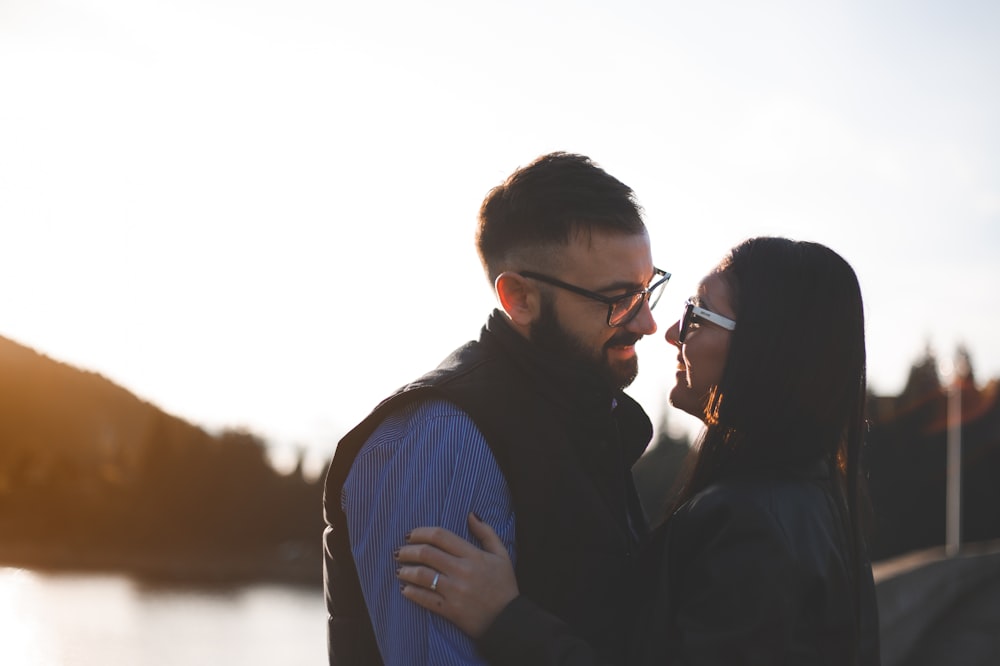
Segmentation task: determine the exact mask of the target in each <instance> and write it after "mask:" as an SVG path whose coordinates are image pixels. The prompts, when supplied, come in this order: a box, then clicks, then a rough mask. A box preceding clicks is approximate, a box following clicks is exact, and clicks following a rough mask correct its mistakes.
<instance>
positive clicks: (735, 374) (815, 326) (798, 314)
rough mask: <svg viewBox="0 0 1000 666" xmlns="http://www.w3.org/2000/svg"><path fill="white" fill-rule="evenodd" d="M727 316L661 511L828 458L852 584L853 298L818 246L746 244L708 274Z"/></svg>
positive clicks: (853, 289) (860, 329) (859, 375)
mask: <svg viewBox="0 0 1000 666" xmlns="http://www.w3.org/2000/svg"><path fill="white" fill-rule="evenodd" d="M716 272H717V274H718V275H719V276H720V277H721V278H722V279H723V280H725V282H726V284H727V286H728V287H729V288H730V292H731V302H732V305H733V307H734V309H735V314H736V320H737V325H736V330H734V331H733V333H732V338H731V340H730V346H729V356H728V358H727V360H726V365H725V370H724V371H723V375H722V379H721V381H720V382H719V385H718V386H717V387H716V388H715V389H714V391H713V393H712V395H711V396H710V399H709V401H708V404H707V406H706V408H705V415H704V420H705V423H706V427H705V430H704V432H703V434H702V436H701V439H700V442H699V445H698V447H697V450H696V451H695V452H694V453H693V457H692V460H691V464H690V465H689V466H688V468H687V471H686V474H685V476H684V477H683V479H682V485H681V489H680V491H679V494H678V496H677V497H676V498H675V499H674V500H673V503H672V505H671V507H670V511H669V512H668V514H667V515H668V516H669V515H671V514H672V513H673V511H674V510H676V509H677V508H678V507H680V506H681V505H682V504H684V502H686V501H688V500H689V499H691V498H692V497H694V496H695V495H696V494H698V493H699V492H700V491H702V490H703V489H705V488H706V487H707V486H709V485H711V484H712V483H714V482H715V481H717V480H719V479H721V478H724V477H726V476H728V475H730V474H736V473H739V474H744V473H747V472H753V471H754V470H760V471H780V470H782V469H790V468H797V467H801V466H803V465H805V464H808V463H810V462H812V461H816V460H827V461H828V462H829V463H830V465H831V468H832V471H833V473H835V474H836V476H837V477H838V479H839V484H837V485H838V486H839V488H840V489H841V491H842V492H843V495H844V498H845V500H846V502H845V504H846V506H844V507H843V509H844V511H845V514H846V515H845V516H844V518H845V524H846V525H845V526H846V527H847V529H848V534H849V536H848V538H849V539H850V540H851V548H852V550H853V553H852V555H853V558H852V559H853V563H854V573H855V581H857V580H858V577H857V574H858V571H859V568H860V566H861V554H860V538H861V523H862V521H861V520H860V519H859V511H860V510H861V507H862V506H864V505H865V502H864V497H865V493H864V489H863V484H862V479H861V471H860V467H861V466H860V458H861V449H862V445H863V442H864V436H865V433H866V431H867V428H866V421H865V396H866V391H867V387H866V370H865V324H864V311H863V310H864V308H863V305H862V299H861V288H860V285H859V284H858V279H857V276H856V275H855V273H854V270H853V269H852V268H851V266H850V265H849V264H848V263H847V262H846V261H844V259H843V258H842V257H841V256H840V255H838V254H837V253H836V252H834V251H833V250H831V249H829V248H828V247H825V246H823V245H820V244H818V243H810V242H802V241H793V240H789V239H786V238H769V237H764V238H752V239H750V240H747V241H744V242H743V243H741V244H740V245H738V246H736V247H735V248H733V250H732V251H731V252H730V253H729V255H728V256H727V257H726V258H725V259H723V261H722V262H721V263H720V264H719V266H718V268H717V269H716Z"/></svg>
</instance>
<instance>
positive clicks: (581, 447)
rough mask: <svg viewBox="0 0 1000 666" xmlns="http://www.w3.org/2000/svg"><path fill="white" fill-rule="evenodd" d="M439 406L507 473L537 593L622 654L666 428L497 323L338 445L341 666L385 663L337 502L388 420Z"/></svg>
mask: <svg viewBox="0 0 1000 666" xmlns="http://www.w3.org/2000/svg"><path fill="white" fill-rule="evenodd" d="M427 397H435V398H439V399H440V398H443V399H445V400H449V401H451V402H453V403H455V404H456V405H458V406H459V407H460V408H461V409H462V410H463V411H465V412H466V413H467V414H469V416H470V417H471V418H472V420H473V421H474V422H475V424H476V426H477V427H478V428H479V430H480V431H481V432H482V434H483V436H484V437H485V439H486V442H487V444H488V445H489V447H490V450H491V451H492V452H493V455H494V457H495V458H496V460H497V462H498V464H499V466H500V469H501V471H502V472H503V474H504V478H505V480H506V482H507V485H508V488H509V489H510V492H511V498H512V501H513V505H514V515H515V525H516V527H515V530H516V535H515V536H516V547H517V566H516V570H517V578H518V583H519V585H520V588H521V590H522V591H523V593H524V594H525V595H527V596H528V597H530V598H531V599H533V600H534V602H535V603H537V604H538V605H539V606H540V607H541V608H544V609H546V610H548V611H550V612H552V613H554V614H555V615H557V616H559V617H562V618H564V619H566V620H567V622H568V625H569V626H570V627H571V629H570V630H571V631H574V632H576V633H577V634H578V635H580V636H589V637H596V640H595V642H594V643H595V647H596V649H597V650H598V651H599V653H602V654H605V655H608V656H611V655H615V654H619V653H620V652H621V650H623V649H624V648H625V646H626V643H627V636H628V634H629V633H630V626H629V625H628V618H630V617H632V615H633V610H632V606H633V605H634V602H635V599H636V583H637V580H638V565H639V557H640V553H641V552H642V548H641V546H642V541H643V540H644V539H645V537H646V526H645V523H644V519H643V516H642V511H641V508H640V506H639V501H638V496H637V494H636V491H635V487H634V485H633V483H632V477H631V473H630V469H631V466H632V464H633V463H634V462H635V461H636V460H637V459H638V457H639V456H640V455H641V454H642V452H643V450H645V448H646V445H647V444H648V443H649V440H650V437H651V435H652V426H651V424H650V422H649V418H648V417H647V416H646V414H645V412H643V411H642V409H641V408H640V407H639V405H638V404H637V403H636V402H635V401H634V400H632V399H631V398H629V397H628V396H626V395H625V394H624V393H622V392H620V391H611V390H610V389H608V388H607V387H604V386H601V385H600V384H598V383H597V381H596V380H595V378H594V377H593V374H592V373H590V372H587V371H586V370H585V369H583V368H578V367H576V366H572V365H570V364H566V363H559V362H556V361H555V360H554V359H553V358H552V357H551V355H547V354H544V353H541V352H540V351H539V350H538V349H536V348H535V347H534V345H532V344H531V343H529V342H528V341H527V340H525V339H524V338H523V337H522V336H520V335H519V334H518V333H517V332H516V331H514V330H513V329H512V328H511V327H510V325H509V324H508V323H507V322H506V320H505V318H504V316H503V315H502V314H501V313H499V312H494V314H493V316H491V317H490V319H489V321H488V322H487V324H486V326H485V327H484V328H483V331H482V334H481V336H480V339H479V340H478V341H475V342H470V343H468V344H466V345H464V346H463V347H461V348H459V349H458V350H456V351H455V352H454V353H453V354H452V355H451V356H450V357H449V358H448V359H446V360H445V361H444V362H443V363H442V364H441V365H440V366H439V367H438V368H437V369H435V370H434V371H432V372H430V373H428V374H427V375H425V376H423V377H422V378H420V379H418V380H417V381H415V382H413V383H411V384H409V385H407V386H405V387H403V388H402V389H400V390H399V391H397V392H396V393H395V394H393V395H392V396H390V397H389V398H388V399H386V400H385V401H384V402H383V403H381V404H380V405H379V406H378V407H377V408H376V409H375V411H374V412H373V413H372V414H371V415H370V416H369V417H368V418H366V419H365V421H363V422H362V423H361V424H359V425H358V426H357V427H356V428H355V429H354V430H352V431H351V432H350V433H348V435H347V436H345V437H344V439H343V440H341V442H340V443H339V444H338V446H337V452H336V454H335V456H334V460H333V462H332V464H331V467H330V470H329V472H328V475H327V480H326V490H325V496H326V499H325V514H326V519H327V522H328V524H329V525H330V526H331V529H328V530H327V534H326V539H325V545H326V578H327V580H326V591H327V602H328V609H329V611H330V635H329V638H330V655H331V663H337V664H351V665H352V666H353V665H354V664H369V663H371V664H377V663H380V660H379V657H378V653H377V650H376V649H375V646H374V638H373V636H372V631H371V623H370V621H369V620H368V615H367V611H366V609H365V606H364V600H363V598H362V595H361V592H360V587H359V585H358V580H357V573H356V571H355V567H354V564H353V561H352V559H351V555H350V544H349V539H348V535H347V526H346V517H345V516H344V515H343V512H342V511H341V510H340V502H339V501H336V498H339V497H340V490H341V488H342V486H343V483H344V481H345V480H346V478H347V475H348V473H349V471H350V467H351V464H352V463H353V461H354V457H355V455H356V454H357V452H358V450H359V449H360V447H361V445H362V444H363V443H364V442H365V440H367V439H368V437H369V436H370V435H371V433H372V432H373V431H374V430H375V428H376V427H377V426H378V424H379V423H381V421H382V420H383V419H384V418H385V416H386V415H387V414H388V413H389V412H390V411H392V410H395V409H398V408H399V407H400V406H401V405H403V404H406V403H409V402H412V401H414V400H419V399H424V398H427ZM331 500H333V501H331ZM414 527H416V526H414Z"/></svg>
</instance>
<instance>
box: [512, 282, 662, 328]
mask: <svg viewBox="0 0 1000 666" xmlns="http://www.w3.org/2000/svg"><path fill="white" fill-rule="evenodd" d="M519 274H520V275H522V276H524V277H526V278H530V279H532V280H538V281H539V282H544V283H546V284H551V285H552V286H553V287H559V288H560V289H565V290H566V291H572V292H573V293H574V294H579V295H580V296H584V297H586V298H589V299H591V300H594V301H598V302H600V303H604V304H605V305H607V306H608V326H611V327H617V326H624V325H625V324H627V323H629V322H630V321H632V320H633V319H635V316H636V315H637V314H639V310H641V309H642V304H643V303H644V302H645V301H649V309H650V310H652V309H653V308H654V307H656V303H657V301H659V300H660V296H662V295H663V287H665V286H666V284H667V281H668V280H669V279H670V273H668V272H666V271H663V270H660V269H659V268H654V269H653V280H654V282H653V283H652V284H650V285H649V286H648V287H646V288H645V289H639V290H637V291H630V292H628V293H625V294H622V295H621V296H614V297H611V296H605V295H604V294H598V293H597V292H595V291H590V290H587V289H584V288H582V287H577V286H575V285H572V284H569V283H566V282H563V281H562V280H557V279H555V278H554V277H549V276H548V275H544V274H542V273H535V272H534V271H519ZM657 278H659V279H657Z"/></svg>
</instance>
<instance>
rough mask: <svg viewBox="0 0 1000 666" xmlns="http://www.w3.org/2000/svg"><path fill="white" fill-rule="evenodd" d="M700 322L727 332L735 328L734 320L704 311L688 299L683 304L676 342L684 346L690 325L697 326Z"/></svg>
mask: <svg viewBox="0 0 1000 666" xmlns="http://www.w3.org/2000/svg"><path fill="white" fill-rule="evenodd" d="M702 321H707V322H709V323H712V324H715V325H716V326H721V327H722V328H724V329H726V330H727V331H732V330H734V329H735V328H736V320H735V319H730V318H729V317H725V316H723V315H720V314H718V313H716V312H712V311H711V310H706V309H705V308H702V307H698V306H697V305H695V304H694V303H692V302H691V300H690V299H688V300H687V301H686V302H685V303H684V314H683V315H682V316H681V324H680V327H679V330H678V332H677V342H679V343H681V344H684V341H685V340H687V336H688V333H690V332H691V325H692V324H699V323H701V322H702Z"/></svg>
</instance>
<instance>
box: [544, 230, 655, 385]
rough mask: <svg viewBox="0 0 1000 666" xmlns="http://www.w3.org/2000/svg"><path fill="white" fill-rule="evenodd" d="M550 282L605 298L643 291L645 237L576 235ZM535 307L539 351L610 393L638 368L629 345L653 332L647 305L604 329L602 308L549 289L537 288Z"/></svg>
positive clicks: (647, 273)
mask: <svg viewBox="0 0 1000 666" xmlns="http://www.w3.org/2000/svg"><path fill="white" fill-rule="evenodd" d="M558 263H559V266H558V267H557V268H553V269H552V270H548V271H547V272H548V273H549V274H550V275H551V276H552V277H555V278H558V279H559V280H562V281H563V282H567V283H569V284H572V285H575V286H577V287H582V288H583V289H588V290H590V291H593V292H596V293H599V294H602V295H605V296H608V297H612V298H613V297H615V296H620V295H621V294H624V293H626V292H629V291H635V290H638V289H643V288H645V287H647V286H648V285H649V282H650V280H651V279H652V278H653V259H652V255H651V254H650V249H649V237H648V236H647V235H646V234H645V233H643V234H634V235H632V234H609V233H606V232H597V231H595V232H591V233H580V234H576V235H575V236H574V237H573V240H572V241H571V242H570V243H569V245H568V246H566V248H565V249H564V250H563V251H562V252H561V260H560V261H559V262H558ZM538 287H539V290H540V292H541V308H540V312H539V315H538V318H537V319H536V320H535V321H534V322H533V323H532V325H531V330H530V337H531V340H532V341H533V342H534V343H535V344H537V345H538V346H539V347H541V348H542V349H543V350H545V351H547V352H549V353H551V354H553V355H555V356H557V357H560V358H563V359H566V360H567V361H569V362H571V363H577V364H579V365H580V366H581V367H583V368H584V369H585V370H590V371H592V372H593V373H594V374H595V375H596V376H597V377H599V378H600V379H601V380H602V381H604V382H606V383H607V384H608V385H609V386H610V387H612V388H615V389H621V388H625V387H626V386H628V385H629V384H631V383H632V380H634V379H635V377H636V374H637V373H638V370H639V360H638V357H637V355H636V352H635V343H636V342H638V341H639V339H640V338H642V336H644V335H650V334H652V333H655V332H656V322H655V321H654V320H653V315H652V313H651V312H650V310H649V305H648V303H644V304H643V306H642V309H641V310H640V311H639V313H638V314H637V315H636V316H635V318H633V319H632V320H631V321H630V322H628V323H627V324H625V325H624V326H619V327H616V328H612V327H610V326H608V323H607V319H608V306H607V305H604V304H603V303H600V302H598V301H594V300H591V299H588V298H586V297H584V296H581V295H579V294H575V293H573V292H570V291H566V290H564V289H559V288H557V287H552V286H550V285H545V284H541V283H539V284H538Z"/></svg>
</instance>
